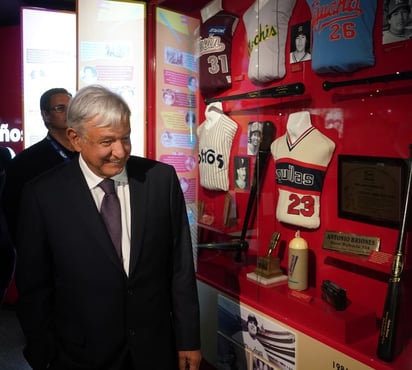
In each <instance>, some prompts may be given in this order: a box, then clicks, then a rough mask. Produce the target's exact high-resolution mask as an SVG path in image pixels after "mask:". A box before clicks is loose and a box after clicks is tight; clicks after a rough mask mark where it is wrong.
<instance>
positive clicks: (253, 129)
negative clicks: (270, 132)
mask: <svg viewBox="0 0 412 370" xmlns="http://www.w3.org/2000/svg"><path fill="white" fill-rule="evenodd" d="M262 126H263V124H262V123H261V122H253V123H252V125H251V126H250V133H253V132H256V131H262Z"/></svg>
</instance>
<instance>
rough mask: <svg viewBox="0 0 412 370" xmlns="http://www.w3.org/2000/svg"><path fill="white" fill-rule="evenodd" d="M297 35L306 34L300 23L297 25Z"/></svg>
mask: <svg viewBox="0 0 412 370" xmlns="http://www.w3.org/2000/svg"><path fill="white" fill-rule="evenodd" d="M299 35H305V36H306V32H305V30H304V29H303V26H302V25H300V26H299V27H298V32H297V34H296V37H298V36H299Z"/></svg>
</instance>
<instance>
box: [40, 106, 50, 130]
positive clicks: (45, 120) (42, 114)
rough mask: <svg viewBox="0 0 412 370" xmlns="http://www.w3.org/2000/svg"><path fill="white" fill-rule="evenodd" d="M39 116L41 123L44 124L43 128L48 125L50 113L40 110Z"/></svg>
mask: <svg viewBox="0 0 412 370" xmlns="http://www.w3.org/2000/svg"><path fill="white" fill-rule="evenodd" d="M40 114H41V117H42V118H43V122H44V124H45V126H46V127H47V126H48V124H49V116H50V113H49V112H47V111H46V110H43V109H42V110H40Z"/></svg>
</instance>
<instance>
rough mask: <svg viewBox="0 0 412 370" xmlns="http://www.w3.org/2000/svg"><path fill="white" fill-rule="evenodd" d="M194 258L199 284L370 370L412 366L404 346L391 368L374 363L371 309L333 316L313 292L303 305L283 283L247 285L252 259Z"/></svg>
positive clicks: (353, 307) (411, 351) (208, 254)
mask: <svg viewBox="0 0 412 370" xmlns="http://www.w3.org/2000/svg"><path fill="white" fill-rule="evenodd" d="M199 252H200V253H199V255H198V271H197V277H198V279H199V280H200V281H202V282H204V283H206V284H208V285H210V286H212V287H214V288H215V289H217V290H219V291H221V292H223V293H225V294H228V295H229V296H231V297H233V298H235V299H238V300H239V301H242V302H244V303H246V304H248V305H250V306H252V307H254V308H255V309H257V310H259V311H261V312H263V313H264V314H266V315H268V316H270V317H272V318H274V319H275V320H279V321H280V322H283V323H285V324H287V325H289V326H291V327H293V328H295V329H296V330H299V331H301V332H302V333H305V334H307V335H309V336H310V337H313V338H315V339H317V340H319V341H321V342H323V343H325V344H326V345H328V346H331V347H332V348H335V349H337V350H338V351H341V352H342V353H344V354H346V355H348V356H350V357H353V358H354V359H356V360H358V361H360V362H362V363H364V364H366V365H368V366H371V367H373V368H375V369H382V370H383V369H408V368H410V367H408V366H412V364H410V362H412V361H410V358H411V357H410V356H411V355H412V348H411V345H409V344H408V343H407V344H408V347H407V348H406V349H404V350H403V352H402V354H401V355H399V356H398V357H397V358H396V359H395V361H394V362H392V363H386V362H383V361H381V360H379V359H378V358H377V357H376V354H375V352H376V344H377V340H378V320H377V317H376V315H375V312H374V311H373V310H372V309H370V308H368V307H365V306H363V305H361V304H358V303H350V304H349V305H348V307H347V309H346V310H344V311H336V310H335V309H334V308H333V307H332V306H330V305H329V304H328V303H326V302H325V301H323V300H322V299H321V297H320V291H319V290H318V289H316V288H313V287H311V288H309V289H308V290H306V291H304V292H303V293H304V294H305V296H309V297H310V298H311V299H310V302H307V300H301V299H297V298H295V297H294V295H293V294H291V290H290V289H289V288H288V285H287V282H284V283H279V284H277V285H276V286H271V287H264V286H261V285H259V284H257V283H256V282H253V281H250V280H249V279H248V278H247V276H246V274H247V273H249V272H251V271H253V270H254V269H255V266H256V256H252V255H244V256H243V261H242V262H241V263H236V261H235V254H234V253H233V252H223V251H214V250H202V251H199ZM349 260H350V259H349Z"/></svg>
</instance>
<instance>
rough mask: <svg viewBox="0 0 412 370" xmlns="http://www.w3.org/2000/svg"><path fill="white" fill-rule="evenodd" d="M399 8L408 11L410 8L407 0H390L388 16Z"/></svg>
mask: <svg viewBox="0 0 412 370" xmlns="http://www.w3.org/2000/svg"><path fill="white" fill-rule="evenodd" d="M400 8H406V9H407V10H408V12H409V11H410V10H411V8H410V6H409V2H408V0H390V1H389V6H388V16H391V15H392V13H394V12H396V11H397V10H398V9H400Z"/></svg>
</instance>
